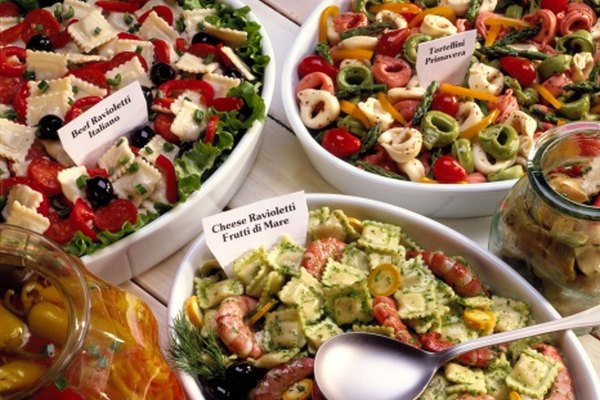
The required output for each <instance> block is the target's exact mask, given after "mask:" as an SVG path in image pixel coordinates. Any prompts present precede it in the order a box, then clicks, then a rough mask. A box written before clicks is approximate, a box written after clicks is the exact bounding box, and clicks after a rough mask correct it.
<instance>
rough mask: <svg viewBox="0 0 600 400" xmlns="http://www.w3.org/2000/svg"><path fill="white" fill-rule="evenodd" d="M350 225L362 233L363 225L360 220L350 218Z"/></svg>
mask: <svg viewBox="0 0 600 400" xmlns="http://www.w3.org/2000/svg"><path fill="white" fill-rule="evenodd" d="M348 223H349V224H350V226H351V227H353V228H354V229H355V230H356V232H358V233H361V232H362V230H363V223H362V221H361V220H360V219H358V218H354V217H348Z"/></svg>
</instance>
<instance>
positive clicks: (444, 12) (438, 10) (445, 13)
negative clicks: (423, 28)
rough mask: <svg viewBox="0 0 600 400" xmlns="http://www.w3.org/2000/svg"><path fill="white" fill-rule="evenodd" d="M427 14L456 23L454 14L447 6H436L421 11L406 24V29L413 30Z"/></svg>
mask: <svg viewBox="0 0 600 400" xmlns="http://www.w3.org/2000/svg"><path fill="white" fill-rule="evenodd" d="M429 14H433V15H439V16H440V17H445V18H447V19H449V20H450V21H452V22H454V21H456V14H454V11H453V10H452V8H450V7H449V6H437V7H432V8H428V9H426V10H423V11H421V12H420V13H419V14H417V15H416V16H415V17H414V18H413V19H412V20H411V21H410V22H409V23H408V27H409V28H414V27H415V26H417V25H419V24H420V23H421V21H423V19H424V18H425V16H426V15H429Z"/></svg>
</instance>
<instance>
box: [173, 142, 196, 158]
mask: <svg viewBox="0 0 600 400" xmlns="http://www.w3.org/2000/svg"><path fill="white" fill-rule="evenodd" d="M193 146H194V142H192V141H191V140H184V141H183V142H181V143H180V144H179V153H177V157H181V156H182V155H183V153H185V152H187V151H188V150H191V149H192V147H193Z"/></svg>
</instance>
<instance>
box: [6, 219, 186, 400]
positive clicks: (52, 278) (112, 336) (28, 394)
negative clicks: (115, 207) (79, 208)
mask: <svg viewBox="0 0 600 400" xmlns="http://www.w3.org/2000/svg"><path fill="white" fill-rule="evenodd" d="M0 326H2V328H1V329H0V399H5V400H16V399H24V398H28V399H33V400H50V399H52V400H79V399H82V400H83V399H86V400H88V399H89V400H95V399H103V400H109V399H113V400H116V399H119V400H122V399H140V400H150V399H160V400H162V399H184V398H185V397H184V394H183V390H182V388H181V386H180V384H179V382H178V381H177V379H176V378H175V375H174V374H173V372H172V371H171V369H170V368H169V366H168V364H167V362H166V360H165V359H164V357H163V356H162V353H161V350H160V347H159V343H158V325H157V322H156V319H155V318H154V315H153V314H152V312H151V311H150V309H149V308H148V306H147V305H146V304H145V303H143V302H142V301H141V300H140V299H138V298H137V297H135V296H133V295H131V294H129V293H127V292H125V291H123V290H121V289H119V288H117V287H114V286H111V285H109V284H108V283H106V282H104V281H103V280H101V279H99V278H97V277H96V276H94V275H92V274H91V273H89V272H88V271H87V270H86V269H85V268H84V267H83V265H82V264H81V262H80V261H79V260H78V259H75V258H73V257H71V256H69V255H68V254H66V253H65V252H64V251H63V250H62V249H61V248H60V247H59V246H57V245H55V244H54V243H53V242H51V241H49V240H47V239H46V238H44V237H43V236H41V235H38V234H36V233H34V232H31V231H28V230H25V229H22V228H18V227H14V226H10V225H2V224H0Z"/></svg>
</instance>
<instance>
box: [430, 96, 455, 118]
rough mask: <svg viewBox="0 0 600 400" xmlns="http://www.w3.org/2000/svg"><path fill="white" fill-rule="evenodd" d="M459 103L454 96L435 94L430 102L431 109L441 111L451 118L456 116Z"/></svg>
mask: <svg viewBox="0 0 600 400" xmlns="http://www.w3.org/2000/svg"><path fill="white" fill-rule="evenodd" d="M458 107H459V102H458V98H457V97H456V96H453V95H451V94H447V93H436V94H435V95H434V96H433V100H432V101H431V109H432V110H437V111H441V112H443V113H446V114H448V115H450V116H452V117H456V114H458Z"/></svg>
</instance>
